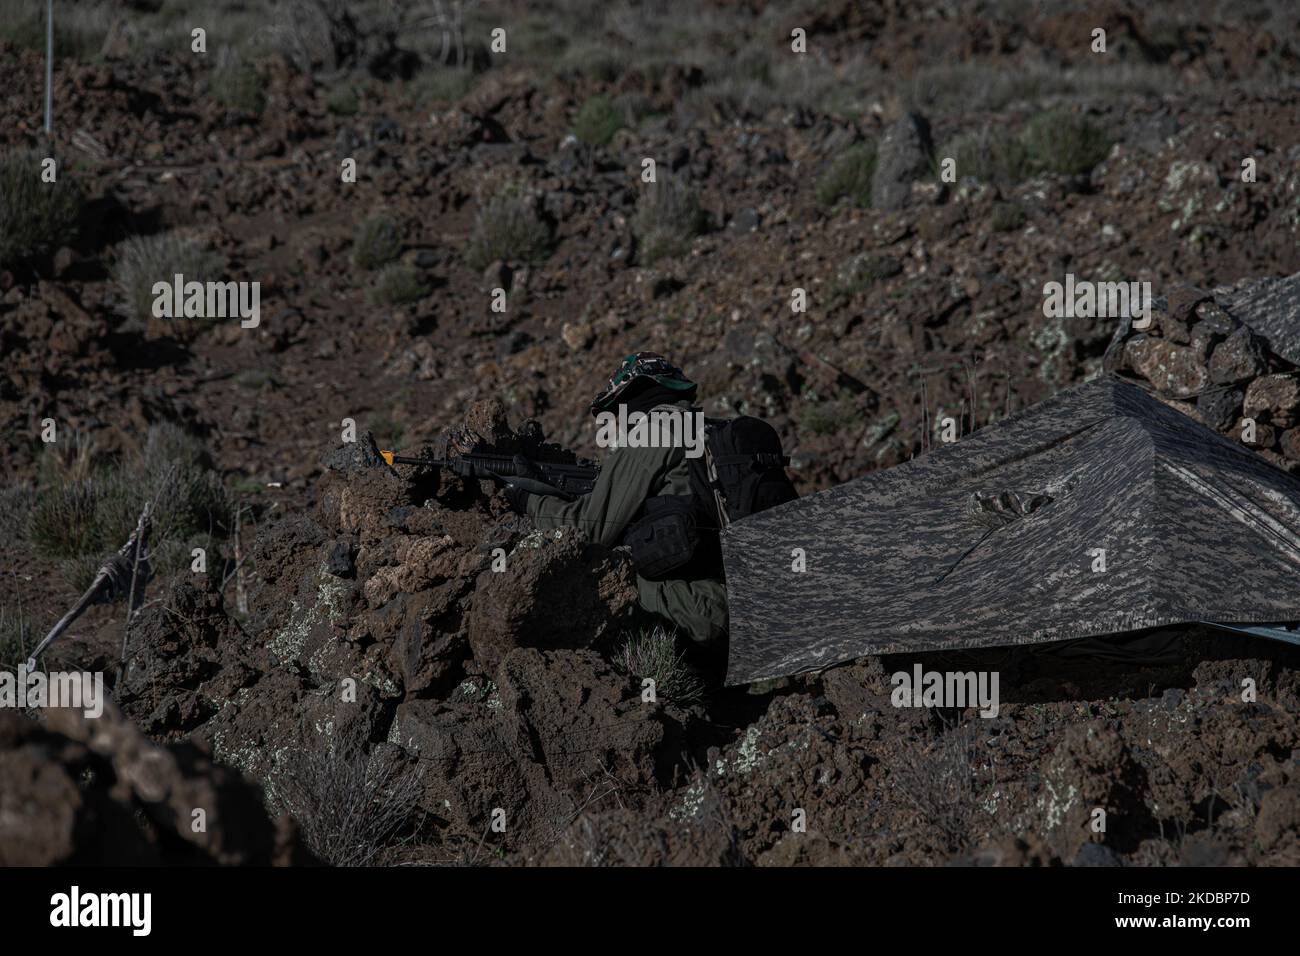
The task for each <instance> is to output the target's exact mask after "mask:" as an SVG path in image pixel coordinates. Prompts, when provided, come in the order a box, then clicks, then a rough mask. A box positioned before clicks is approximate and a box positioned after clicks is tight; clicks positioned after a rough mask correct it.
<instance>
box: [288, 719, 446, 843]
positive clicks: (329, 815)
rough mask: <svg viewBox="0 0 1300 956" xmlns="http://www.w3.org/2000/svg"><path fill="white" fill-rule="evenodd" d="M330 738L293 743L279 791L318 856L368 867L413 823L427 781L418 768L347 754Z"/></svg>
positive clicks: (303, 835)
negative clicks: (330, 743)
mask: <svg viewBox="0 0 1300 956" xmlns="http://www.w3.org/2000/svg"><path fill="white" fill-rule="evenodd" d="M326 743H327V742H326V741H323V740H322V741H318V742H317V744H316V746H315V747H309V746H302V747H293V748H290V749H289V751H288V754H287V756H286V759H285V762H284V764H283V765H282V766H280V767H279V768H278V771H277V773H276V774H275V776H274V790H275V793H276V795H277V798H278V802H279V803H280V805H281V808H282V809H283V810H284V811H285V812H287V813H288V814H289V815H290V816H291V817H293V818H294V820H296V821H297V823H298V829H299V832H301V834H302V837H303V840H304V841H305V842H306V844H307V846H308V848H309V849H310V850H311V851H312V853H313V854H315V855H316V857H317V858H318V859H320V860H321V861H322V862H324V863H328V864H329V865H330V866H367V865H369V864H371V863H375V862H377V861H378V860H379V859H380V857H381V856H382V854H383V853H384V851H385V850H387V849H388V848H389V847H391V846H393V845H394V842H395V841H396V839H397V838H398V837H399V835H400V834H401V832H402V830H403V829H405V828H406V827H407V826H408V825H409V824H410V823H411V822H412V819H413V817H414V816H415V814H416V813H417V810H416V807H417V805H418V803H419V800H420V797H421V796H422V794H423V791H424V784H423V782H422V780H421V778H420V774H419V772H418V771H416V770H406V769H404V768H401V767H399V766H396V765H381V763H380V761H378V760H370V759H367V757H366V756H365V755H364V754H363V753H360V752H353V753H349V754H343V753H340V752H339V751H337V750H335V749H332V748H330V747H327V746H326Z"/></svg>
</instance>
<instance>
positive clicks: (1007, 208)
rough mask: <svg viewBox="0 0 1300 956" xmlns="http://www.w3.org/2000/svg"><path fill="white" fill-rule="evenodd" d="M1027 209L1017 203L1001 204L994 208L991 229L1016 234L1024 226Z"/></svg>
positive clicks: (990, 221) (990, 219)
mask: <svg viewBox="0 0 1300 956" xmlns="http://www.w3.org/2000/svg"><path fill="white" fill-rule="evenodd" d="M1026 218H1027V217H1026V214H1025V207H1024V206H1022V205H1020V203H1015V202H1000V203H998V204H997V205H996V206H994V207H993V215H992V216H991V217H990V218H989V228H990V229H992V230H993V231H994V232H1014V231H1015V230H1017V229H1019V228H1021V227H1022V226H1024V224H1025V221H1026Z"/></svg>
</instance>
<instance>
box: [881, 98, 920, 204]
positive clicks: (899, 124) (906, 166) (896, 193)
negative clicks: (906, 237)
mask: <svg viewBox="0 0 1300 956" xmlns="http://www.w3.org/2000/svg"><path fill="white" fill-rule="evenodd" d="M933 152H934V144H933V143H932V142H931V139H930V124H929V123H927V122H926V121H925V119H924V118H923V117H921V116H918V115H916V114H914V113H907V114H905V115H903V116H901V117H899V118H898V119H897V120H895V121H894V122H893V123H892V124H891V125H890V126H889V127H888V128H887V129H886V130H885V132H884V135H883V136H881V138H880V144H879V146H878V147H877V149H876V171H875V174H874V175H873V177H872V180H871V204H872V206H874V207H875V208H877V209H891V210H892V209H902V208H903V207H904V206H905V205H907V201H908V199H909V198H910V197H911V195H912V182H913V180H916V179H919V178H921V177H922V176H924V175H926V174H927V173H928V172H929V169H930V157H931V155H932V154H933Z"/></svg>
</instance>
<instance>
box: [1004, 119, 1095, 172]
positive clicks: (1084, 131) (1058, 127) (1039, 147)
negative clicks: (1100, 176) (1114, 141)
mask: <svg viewBox="0 0 1300 956" xmlns="http://www.w3.org/2000/svg"><path fill="white" fill-rule="evenodd" d="M1020 138H1021V142H1022V143H1023V145H1024V148H1025V152H1026V154H1027V156H1028V157H1029V164H1030V166H1031V167H1032V168H1033V170H1034V171H1035V172H1045V173H1060V174H1062V175H1066V176H1084V175H1087V174H1088V173H1090V172H1091V171H1092V168H1093V167H1094V166H1096V165H1097V164H1098V163H1100V162H1101V161H1102V160H1103V159H1105V158H1106V155H1107V154H1108V153H1109V152H1110V147H1111V140H1110V138H1109V137H1108V136H1107V135H1106V134H1105V133H1104V132H1103V131H1102V129H1101V127H1099V126H1097V125H1096V124H1095V123H1092V122H1091V121H1089V120H1088V119H1087V118H1086V117H1083V116H1079V115H1077V114H1074V113H1070V112H1068V111H1066V110H1059V109H1058V110H1048V111H1047V112H1044V113H1039V114H1038V115H1037V116H1035V117H1034V118H1033V119H1031V120H1030V121H1029V122H1028V123H1026V124H1025V128H1024V130H1023V131H1022V132H1021V135H1020Z"/></svg>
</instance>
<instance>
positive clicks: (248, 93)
mask: <svg viewBox="0 0 1300 956" xmlns="http://www.w3.org/2000/svg"><path fill="white" fill-rule="evenodd" d="M208 90H209V92H210V93H211V94H212V98H213V99H215V100H216V101H217V102H218V103H220V104H221V105H222V106H225V107H227V108H229V109H232V110H238V111H240V112H242V113H251V114H253V115H254V116H260V115H261V114H262V110H264V109H265V108H266V87H265V84H264V83H263V81H262V75H261V74H260V73H258V72H257V70H256V68H255V67H254V66H253V65H252V64H251V63H248V62H246V61H245V60H244V58H243V57H242V56H241V55H240V54H239V53H237V52H235V51H234V50H232V49H231V48H229V47H223V48H222V50H221V52H220V53H219V54H218V56H217V65H216V68H215V69H214V70H213V71H212V78H211V80H210V81H209V85H208Z"/></svg>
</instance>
